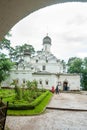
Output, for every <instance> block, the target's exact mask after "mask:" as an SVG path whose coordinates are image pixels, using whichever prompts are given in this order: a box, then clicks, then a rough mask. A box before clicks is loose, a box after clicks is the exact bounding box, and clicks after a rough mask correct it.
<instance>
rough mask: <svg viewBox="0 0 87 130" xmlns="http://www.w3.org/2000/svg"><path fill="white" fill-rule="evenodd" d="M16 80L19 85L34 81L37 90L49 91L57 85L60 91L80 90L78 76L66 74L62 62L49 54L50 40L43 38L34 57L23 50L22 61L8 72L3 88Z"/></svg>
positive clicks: (47, 37)
mask: <svg viewBox="0 0 87 130" xmlns="http://www.w3.org/2000/svg"><path fill="white" fill-rule="evenodd" d="M15 79H17V80H18V82H19V84H20V85H21V84H23V82H26V81H28V80H29V81H33V80H36V81H37V82H38V87H39V88H42V87H43V88H45V89H51V88H52V86H54V87H56V85H57V84H58V85H59V88H60V89H61V90H68V89H69V90H80V75H79V74H69V73H67V70H66V66H65V65H64V63H63V61H62V60H60V59H57V58H56V57H55V56H54V55H53V54H52V53H51V38H50V37H49V36H46V37H44V38H43V49H42V50H41V51H38V52H37V54H36V55H33V56H32V55H30V53H29V51H28V50H25V52H24V56H23V59H22V60H20V61H19V62H18V64H17V65H15V66H14V68H13V69H12V70H11V72H10V76H9V78H8V79H7V81H6V82H3V86H6V85H7V84H8V86H9V85H10V84H11V83H12V81H13V80H15Z"/></svg>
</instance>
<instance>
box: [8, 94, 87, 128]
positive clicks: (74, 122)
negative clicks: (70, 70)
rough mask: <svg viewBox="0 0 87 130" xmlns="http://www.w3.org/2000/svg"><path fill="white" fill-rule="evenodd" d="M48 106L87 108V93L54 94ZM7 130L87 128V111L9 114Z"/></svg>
mask: <svg viewBox="0 0 87 130" xmlns="http://www.w3.org/2000/svg"><path fill="white" fill-rule="evenodd" d="M48 106H50V107H65V108H80V109H86V108H87V95H86V93H85V94H84V93H82V94H72V93H60V94H59V95H55V94H54V96H53V98H52V100H51V101H50V103H49V105H48ZM7 128H9V129H7ZM5 130H87V112H86V111H85V112H80V111H60V110H48V109H47V110H46V111H45V113H44V114H42V115H38V116H7V119H6V129H5Z"/></svg>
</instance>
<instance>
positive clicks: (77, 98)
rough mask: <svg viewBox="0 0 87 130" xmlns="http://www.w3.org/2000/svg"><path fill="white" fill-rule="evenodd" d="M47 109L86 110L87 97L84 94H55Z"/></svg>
mask: <svg viewBox="0 0 87 130" xmlns="http://www.w3.org/2000/svg"><path fill="white" fill-rule="evenodd" d="M48 107H52V108H65V109H78V110H87V95H86V93H82V94H74V93H60V94H58V95H57V94H55V95H54V96H53V98H52V100H51V102H50V103H49V105H48Z"/></svg>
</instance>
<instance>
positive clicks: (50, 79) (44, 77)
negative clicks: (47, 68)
mask: <svg viewBox="0 0 87 130" xmlns="http://www.w3.org/2000/svg"><path fill="white" fill-rule="evenodd" d="M34 79H35V80H36V81H38V87H39V88H42V87H43V88H45V89H51V88H52V86H56V82H57V78H56V76H55V75H36V74H35V75H34V74H33V80H34ZM40 81H42V84H40ZM46 81H48V85H47V84H46Z"/></svg>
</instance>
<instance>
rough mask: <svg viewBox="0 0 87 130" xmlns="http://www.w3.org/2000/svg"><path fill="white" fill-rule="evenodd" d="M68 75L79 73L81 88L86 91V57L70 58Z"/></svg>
mask: <svg viewBox="0 0 87 130" xmlns="http://www.w3.org/2000/svg"><path fill="white" fill-rule="evenodd" d="M67 65H68V73H79V74H80V75H81V86H82V87H83V89H85V90H87V57H85V58H84V59H83V60H82V59H81V58H77V57H72V58H70V59H69V60H68V64H67Z"/></svg>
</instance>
